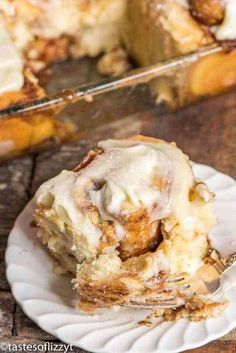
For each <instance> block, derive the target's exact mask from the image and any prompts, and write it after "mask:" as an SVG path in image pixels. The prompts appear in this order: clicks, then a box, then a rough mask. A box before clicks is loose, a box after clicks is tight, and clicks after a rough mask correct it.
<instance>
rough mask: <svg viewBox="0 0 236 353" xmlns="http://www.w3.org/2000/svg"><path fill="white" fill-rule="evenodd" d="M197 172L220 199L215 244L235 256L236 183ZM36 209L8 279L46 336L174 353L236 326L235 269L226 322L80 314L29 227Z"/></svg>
mask: <svg viewBox="0 0 236 353" xmlns="http://www.w3.org/2000/svg"><path fill="white" fill-rule="evenodd" d="M193 169H194V174H195V176H196V177H198V178H200V179H202V180H204V181H206V182H207V184H208V185H209V187H210V189H211V190H212V191H214V192H215V193H216V201H215V211H216V214H217V217H218V220H219V224H218V225H217V226H216V227H215V228H214V230H213V232H212V234H211V239H212V241H213V242H214V245H215V247H216V248H217V249H219V250H221V252H222V253H223V254H224V255H227V254H229V253H232V252H233V251H236V217H235V214H236V183H235V181H234V180H233V179H232V178H230V177H229V176H227V175H224V174H222V173H219V172H217V171H216V170H215V169H213V168H211V167H208V166H205V165H200V164H195V163H194V164H193ZM33 207H34V206H33V203H32V202H30V203H29V204H28V206H27V207H26V208H25V210H24V211H23V212H22V213H21V215H20V216H19V217H18V219H17V221H16V223H15V225H14V228H13V230H12V231H11V234H10V236H9V242H8V248H7V252H6V263H7V278H8V281H9V283H10V285H11V289H12V292H13V295H14V297H15V299H16V301H17V302H18V303H19V304H20V306H21V307H22V309H23V310H24V312H25V313H26V315H27V316H29V317H30V318H31V319H32V320H33V321H35V322H36V323H37V324H38V325H39V326H40V327H41V328H42V329H43V330H45V331H46V332H49V333H50V334H52V335H54V336H56V337H57V338H59V339H60V340H62V341H64V342H66V343H72V344H73V345H75V346H78V347H81V348H83V349H86V350H88V351H92V352H101V353H114V352H116V353H141V352H142V353H154V352H158V353H167V352H168V353H170V352H180V351H184V350H186V349H191V348H195V347H199V346H201V345H204V344H206V343H207V342H209V341H211V340H214V339H216V338H218V337H220V336H223V335H225V334H226V333H228V332H229V331H230V330H232V329H233V328H234V327H235V326H236V266H234V267H232V268H231V269H230V270H229V271H227V273H226V274H225V276H224V278H223V284H224V286H223V288H224V289H223V291H224V295H225V296H226V297H227V298H228V299H229V300H230V305H229V306H228V308H227V309H226V310H225V312H224V313H223V314H222V315H221V316H219V317H216V318H212V319H209V320H206V321H203V322H199V323H194V322H190V321H188V320H187V319H182V320H179V321H177V322H175V323H163V324H161V325H160V326H158V327H152V328H147V327H143V326H140V325H138V324H137V321H138V320H140V319H141V318H143V317H144V316H145V313H144V312H143V311H139V310H128V309H124V308H123V309H120V310H115V309H110V310H104V311H102V312H101V313H99V314H94V315H87V314H84V313H82V312H80V311H78V310H75V309H74V306H73V305H74V302H75V298H74V294H73V292H72V290H71V284H70V279H69V278H67V277H63V276H59V275H56V274H55V273H53V271H52V267H53V260H52V258H51V257H50V256H49V255H48V253H47V251H46V250H45V249H44V248H43V247H42V245H41V244H40V242H39V241H38V239H37V238H36V234H35V233H36V229H35V228H32V227H30V225H29V223H30V221H31V220H32V212H33ZM233 284H234V285H233Z"/></svg>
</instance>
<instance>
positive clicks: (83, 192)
mask: <svg viewBox="0 0 236 353" xmlns="http://www.w3.org/2000/svg"><path fill="white" fill-rule="evenodd" d="M99 147H101V148H102V149H103V150H104V152H103V154H101V155H99V156H97V157H96V158H95V159H94V160H93V161H92V162H91V163H90V164H89V165H88V166H86V167H85V168H84V169H82V170H81V171H79V172H77V173H76V172H69V171H63V172H61V173H60V174H59V175H58V176H56V177H55V178H53V179H51V180H49V181H47V182H46V183H44V184H43V185H42V186H41V187H40V188H39V190H38V191H37V193H36V202H37V204H38V205H42V206H43V207H46V208H48V209H53V210H54V211H55V213H56V214H57V216H58V217H59V218H60V219H61V220H62V221H63V222H64V223H66V224H68V225H69V226H70V227H72V228H73V229H75V230H76V231H77V232H78V233H80V234H82V235H84V236H85V237H86V238H87V240H88V242H89V243H90V244H93V245H98V243H99V238H100V235H101V234H100V231H99V230H98V229H96V227H94V225H93V224H92V223H91V221H90V219H89V217H88V216H87V213H86V207H87V206H89V205H91V204H93V205H95V206H97V208H98V210H99V213H100V216H101V218H102V219H103V220H111V221H113V222H114V224H115V226H116V235H117V240H120V239H121V238H122V236H124V232H123V227H122V224H120V222H119V220H118V217H119V215H121V214H123V215H124V214H129V213H132V212H134V211H135V210H139V209H140V208H146V209H147V210H148V212H149V215H150V221H152V220H157V219H162V218H165V217H168V216H170V215H175V217H177V218H181V219H182V218H185V220H186V227H189V223H191V219H189V218H188V217H187V215H188V213H189V209H188V204H189V202H188V193H189V189H190V188H191V186H192V184H193V175H192V171H191V168H190V166H189V164H188V163H187V160H186V158H187V157H186V156H185V155H184V154H183V153H182V152H181V151H180V150H179V149H177V148H176V147H175V145H173V144H168V143H165V142H162V141H160V142H159V143H154V142H153V143H152V142H137V141H131V140H106V141H103V142H100V143H99ZM156 179H158V180H162V181H164V182H166V184H165V185H164V186H161V185H162V184H159V183H156V184H155V180H156Z"/></svg>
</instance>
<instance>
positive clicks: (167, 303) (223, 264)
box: [124, 249, 236, 309]
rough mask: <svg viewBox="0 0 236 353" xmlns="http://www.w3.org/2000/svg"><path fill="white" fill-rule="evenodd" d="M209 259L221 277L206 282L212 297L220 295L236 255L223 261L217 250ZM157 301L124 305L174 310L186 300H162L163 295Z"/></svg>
mask: <svg viewBox="0 0 236 353" xmlns="http://www.w3.org/2000/svg"><path fill="white" fill-rule="evenodd" d="M209 259H210V260H212V265H213V266H214V268H215V269H216V271H217V272H218V274H219V276H218V277H217V278H216V279H214V280H212V281H204V280H203V283H204V284H205V286H206V288H207V290H208V294H209V297H212V296H213V295H215V294H216V293H218V292H219V291H220V289H221V277H222V275H223V274H224V273H225V271H226V270H227V269H229V268H230V267H231V266H232V265H233V264H234V263H235V262H236V253H234V254H232V255H231V256H229V257H228V258H227V259H223V258H222V257H221V256H220V255H219V253H218V252H217V251H216V250H213V249H211V250H210V251H209ZM184 280H185V278H184V276H180V277H176V278H173V279H170V280H167V282H168V283H178V282H182V281H184ZM189 287H190V285H189V284H183V285H181V286H180V287H179V289H188V288H189ZM155 299H156V300H155V301H152V302H151V301H150V302H143V303H142V302H138V301H136V300H130V301H129V302H128V303H126V304H124V306H126V307H131V308H137V309H174V308H178V307H179V306H181V305H183V304H184V302H185V301H184V299H181V298H176V297H174V296H172V297H169V298H167V299H162V298H161V295H160V296H156V298H155Z"/></svg>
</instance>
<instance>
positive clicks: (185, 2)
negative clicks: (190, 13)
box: [175, 0, 189, 9]
mask: <svg viewBox="0 0 236 353" xmlns="http://www.w3.org/2000/svg"><path fill="white" fill-rule="evenodd" d="M175 1H176V3H177V4H179V5H180V6H183V7H185V8H186V9H188V8H189V2H188V0H175Z"/></svg>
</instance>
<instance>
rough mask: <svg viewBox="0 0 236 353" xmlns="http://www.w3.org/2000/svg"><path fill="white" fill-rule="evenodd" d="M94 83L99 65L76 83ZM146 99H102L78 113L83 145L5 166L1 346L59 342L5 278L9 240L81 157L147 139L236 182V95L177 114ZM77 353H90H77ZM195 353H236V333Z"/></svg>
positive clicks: (1, 170)
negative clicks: (121, 140)
mask: <svg viewBox="0 0 236 353" xmlns="http://www.w3.org/2000/svg"><path fill="white" fill-rule="evenodd" d="M83 65H84V66H83ZM91 78H93V79H94V78H98V76H97V73H96V70H94V64H93V63H91V64H90V66H88V64H87V63H84V62H82V63H81V75H80V77H79V82H78V77H77V81H76V83H84V82H86V81H88V80H91ZM62 81H63V79H61V80H58V87H60V85H61V86H63V82H62ZM54 88H55V87H54ZM48 89H49V90H50V83H48ZM145 97H146V93H145V88H141V89H140V90H139V92H137V93H135V95H134V94H133V92H131V93H130V92H128V93H127V94H125V95H121V94H120V93H114V94H111V95H110V96H109V99H106V100H105V101H104V99H103V101H102V100H99V99H98V101H95V102H94V103H93V104H92V105H91V106H90V105H89V104H87V103H82V104H80V105H79V107H77V108H76V109H77V110H78V114H77V115H76V116H77V120H78V121H79V127H80V131H79V139H78V141H75V142H73V143H69V144H67V145H64V146H61V147H59V146H58V147H56V148H54V149H53V150H50V151H46V152H41V153H38V154H37V155H34V156H26V157H22V158H18V159H15V160H12V161H9V162H7V163H5V164H4V165H2V166H0V303H1V305H0V342H8V343H43V342H57V340H56V338H55V337H52V336H51V335H49V334H48V333H46V332H44V331H42V330H41V329H39V328H38V327H37V326H36V325H35V324H34V323H33V322H32V321H31V320H30V319H28V318H27V317H26V316H25V315H24V313H23V312H22V310H21V309H20V307H19V306H18V305H17V304H16V302H15V300H14V298H13V296H12V294H11V291H10V288H9V285H8V283H7V280H6V277H5V263H4V253H5V249H6V244H7V238H8V234H9V232H10V230H11V228H12V226H13V224H14V221H15V219H16V217H17V216H18V214H19V213H20V212H21V210H22V209H23V208H24V206H25V205H26V203H27V202H28V201H29V200H30V199H31V197H32V196H33V194H34V192H35V190H36V188H37V187H38V186H39V185H40V184H41V183H42V182H43V181H45V180H47V179H48V178H49V177H52V176H54V175H56V174H57V173H58V172H59V171H60V170H61V169H62V168H68V169H71V168H73V167H74V166H76V164H77V163H78V162H79V160H80V158H81V156H83V155H84V154H85V153H86V152H87V151H88V150H89V149H90V148H91V147H92V146H94V145H95V144H96V142H97V141H98V140H100V139H104V138H109V137H115V138H118V137H124V136H128V135H133V134H139V133H142V134H145V135H150V136H155V137H159V138H163V139H166V140H167V141H176V142H177V145H178V146H179V147H180V148H182V149H183V150H184V151H185V152H186V153H187V154H188V155H189V156H190V158H191V159H192V160H194V161H196V162H199V163H205V164H209V165H210V166H213V167H215V168H217V169H218V170H220V171H222V172H225V173H227V174H229V175H231V176H232V177H234V178H236V164H235V160H236V159H235V157H236V99H235V97H236V92H235V91H234V92H231V93H227V94H224V95H222V96H220V97H217V98H211V99H208V100H205V101H202V102H200V103H196V104H194V105H192V106H191V107H187V108H184V109H181V110H179V111H177V112H168V111H166V109H164V108H160V107H155V105H154V104H153V102H151V100H150V97H148V95H147V98H145ZM140 101H142V104H141V103H140ZM70 109H72V110H73V109H74V108H70ZM68 114H70V112H69V113H68ZM121 117H122V118H121ZM120 118H121V119H120ZM0 352H1V349H0ZM74 352H81V353H82V352H84V351H83V350H81V349H78V348H74ZM193 352H196V353H221V352H227V353H233V352H236V330H233V331H232V332H230V333H229V334H228V335H226V336H224V337H222V338H220V339H218V340H216V341H213V342H211V343H209V344H207V345H206V346H204V347H201V348H198V349H195V350H193ZM114 353H115V352H114Z"/></svg>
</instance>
